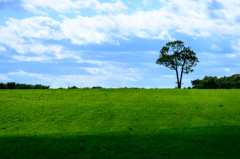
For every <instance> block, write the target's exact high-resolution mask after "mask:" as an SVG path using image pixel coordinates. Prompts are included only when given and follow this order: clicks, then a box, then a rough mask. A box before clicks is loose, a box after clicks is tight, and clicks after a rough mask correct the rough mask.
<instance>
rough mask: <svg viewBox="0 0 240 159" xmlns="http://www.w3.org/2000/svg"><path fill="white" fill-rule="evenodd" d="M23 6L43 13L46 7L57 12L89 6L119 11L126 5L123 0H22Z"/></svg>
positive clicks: (124, 8) (95, 8)
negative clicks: (113, 0)
mask: <svg viewBox="0 0 240 159" xmlns="http://www.w3.org/2000/svg"><path fill="white" fill-rule="evenodd" d="M22 5H23V7H24V8H25V9H26V10H28V11H31V12H34V13H39V14H44V11H46V10H47V9H49V8H50V9H53V10H55V11H57V12H71V11H72V10H73V9H81V8H90V9H93V10H97V11H107V12H120V11H122V10H126V9H127V7H126V6H125V5H124V3H123V2H121V1H119V0H118V1H117V2H116V3H102V4H101V3H99V2H98V1H97V0H78V1H71V0H34V1H33V0H23V4H22Z"/></svg>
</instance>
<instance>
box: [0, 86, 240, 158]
mask: <svg viewBox="0 0 240 159" xmlns="http://www.w3.org/2000/svg"><path fill="white" fill-rule="evenodd" d="M239 97H240V90H176V89H174V90H172V89H162V90H161V89H160V90H159V89H158V90H156V89H151V90H144V89H96V90H92V89H84V90H82V89H78V90H0V158H46V157H51V158H67V157H69V158H78V157H82V158H99V157H100V158H101V157H107V158H108V157H109V158H111V157H113V158H122V157H129V158H139V157H141V158H149V157H150V158H151V157H152V158H159V157H162V158H180V157H183V158H192V157H194V158H206V157H209V158H221V157H222V158H239V157H240V146H239V145H240V98H239Z"/></svg>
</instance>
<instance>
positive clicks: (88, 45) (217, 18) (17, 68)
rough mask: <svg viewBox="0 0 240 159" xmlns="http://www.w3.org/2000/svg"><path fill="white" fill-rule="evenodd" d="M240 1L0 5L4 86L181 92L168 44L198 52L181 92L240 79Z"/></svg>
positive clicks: (8, 0) (44, 0)
mask: <svg viewBox="0 0 240 159" xmlns="http://www.w3.org/2000/svg"><path fill="white" fill-rule="evenodd" d="M239 8H240V1H239V0H227V1H226V0H181V1H179V0H131V1H130V0H129V1H127V0H34V1H33V0H0V17H1V18H0V82H3V83H7V82H17V83H26V84H43V85H50V88H60V87H63V88H67V87H68V86H69V87H71V86H77V87H80V88H82V87H93V86H101V87H104V88H122V87H143V88H175V87H176V86H177V84H176V82H177V78H176V72H175V71H174V70H170V69H169V68H167V67H165V66H163V65H158V64H156V60H157V59H158V58H159V54H160V53H159V51H160V50H161V48H162V47H163V46H165V45H166V43H168V42H170V41H175V40H181V41H182V42H184V45H185V46H186V47H188V46H189V47H190V48H191V50H193V51H194V52H195V53H196V56H197V57H198V59H199V63H198V64H197V66H196V67H194V72H192V73H189V74H184V75H183V82H182V83H183V85H182V87H188V86H192V85H191V80H195V79H202V78H204V76H218V77H222V76H231V75H233V74H240V31H239V30H240V9H239Z"/></svg>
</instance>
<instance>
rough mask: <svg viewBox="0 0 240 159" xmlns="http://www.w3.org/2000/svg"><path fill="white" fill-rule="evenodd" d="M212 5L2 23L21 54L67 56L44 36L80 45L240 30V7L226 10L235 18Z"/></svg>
mask: <svg viewBox="0 0 240 159" xmlns="http://www.w3.org/2000/svg"><path fill="white" fill-rule="evenodd" d="M219 2H222V3H223V5H224V9H221V10H224V11H228V12H232V11H231V10H230V7H231V6H234V3H236V2H234V1H230V2H228V3H227V2H225V1H219ZM25 3H26V4H29V5H30V6H41V5H42V7H43V8H44V7H45V8H47V7H53V8H54V7H56V8H55V9H56V10H58V9H59V10H62V11H64V10H68V9H69V8H71V7H76V6H79V5H80V6H83V7H90V8H102V10H104V9H106V8H107V10H111V7H112V8H116V6H118V5H120V6H121V4H122V2H121V1H117V2H116V3H102V4H100V3H99V2H98V1H96V0H87V1H69V0H60V1H54V0H52V1H51V0H48V1H46V0H43V1H40V0H36V1H30V0H28V1H27V0H26V1H24V4H25ZM113 4H114V5H113ZM238 4H239V3H237V5H238ZM208 5H209V1H207V0H204V1H190V0H183V1H179V0H173V1H166V2H165V5H163V7H162V8H159V10H152V11H146V12H143V11H137V12H133V13H132V14H129V15H126V14H123V13H120V14H116V15H97V16H92V17H84V16H77V17H76V18H74V19H69V18H66V17H65V18H63V22H62V23H60V22H58V21H56V20H53V19H51V18H49V17H42V16H38V17H37V16H35V17H31V18H26V19H22V20H17V19H12V18H11V19H9V21H7V22H6V27H4V26H0V34H1V36H0V43H3V44H5V45H7V46H9V47H11V48H13V49H15V50H16V51H17V52H19V53H21V54H25V53H28V52H31V53H36V54H43V53H45V52H48V53H52V54H53V53H54V54H55V55H56V56H58V57H59V58H60V59H61V58H62V57H64V56H65V55H62V54H61V55H59V54H58V53H60V52H61V51H62V49H63V47H62V46H58V45H45V44H43V43H42V41H45V40H47V39H53V40H62V39H70V40H71V41H72V43H74V44H79V45H87V44H91V43H95V44H101V43H104V42H108V43H112V44H113V45H119V42H118V41H117V40H114V39H115V38H122V39H123V40H128V39H129V38H131V37H139V38H147V39H161V40H171V41H172V40H175V37H174V33H176V32H180V33H183V34H186V35H190V36H195V37H197V36H201V37H209V36H214V35H217V36H219V33H220V34H221V35H223V34H226V35H235V36H238V35H240V32H238V30H240V26H239V25H238V24H237V23H235V20H236V18H237V16H238V15H239V16H240V11H236V13H231V14H230V13H226V14H227V15H226V17H228V18H229V19H225V20H223V19H211V17H210V16H209V11H208ZM120 8H121V7H120ZM234 9H236V7H234ZM100 10H101V9H100ZM238 13H239V14H238ZM62 17H63V16H62ZM239 43H240V42H239V40H238V41H235V42H234V43H233V48H234V49H235V50H237V51H239V50H238V49H239V48H240V47H239V46H240V44H239ZM212 48H213V49H215V50H220V49H221V48H220V47H219V46H216V45H215V44H213V46H212ZM60 56H61V57H60Z"/></svg>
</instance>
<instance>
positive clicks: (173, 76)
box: [163, 75, 176, 78]
mask: <svg viewBox="0 0 240 159" xmlns="http://www.w3.org/2000/svg"><path fill="white" fill-rule="evenodd" d="M163 77H167V78H176V76H175V75H163Z"/></svg>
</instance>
